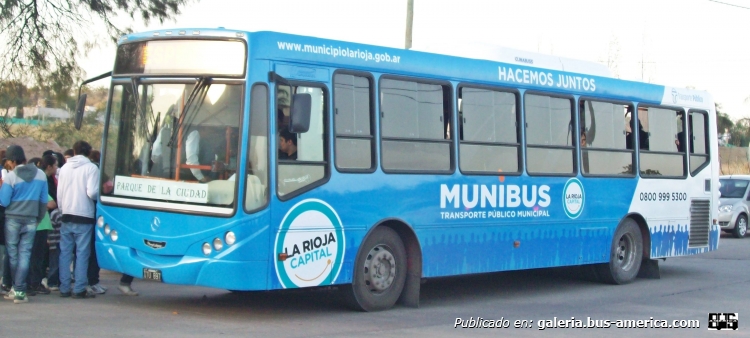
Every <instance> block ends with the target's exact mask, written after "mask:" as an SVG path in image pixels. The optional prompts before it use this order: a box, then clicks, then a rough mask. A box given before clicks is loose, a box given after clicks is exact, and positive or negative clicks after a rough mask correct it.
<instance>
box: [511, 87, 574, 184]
mask: <svg viewBox="0 0 750 338" xmlns="http://www.w3.org/2000/svg"><path fill="white" fill-rule="evenodd" d="M524 107H525V114H526V154H527V159H526V165H527V170H528V172H529V173H534V174H567V175H573V173H574V169H575V167H574V164H573V163H574V162H573V161H574V159H575V151H574V150H575V148H576V145H575V143H574V141H573V140H575V139H576V134H577V132H576V130H575V128H573V118H574V116H575V115H574V112H573V109H574V107H575V106H574V104H573V102H572V100H571V99H569V98H559V97H553V96H546V95H536V94H526V95H525V96H524Z"/></svg>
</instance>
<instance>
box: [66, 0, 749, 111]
mask: <svg viewBox="0 0 750 338" xmlns="http://www.w3.org/2000/svg"><path fill="white" fill-rule="evenodd" d="M717 1H718V0H717ZM717 1H711V0H679V1H678V0H626V1H619V0H568V1H555V0H524V1H518V0H514V1H504V0H454V1H449V0H414V21H413V43H414V45H415V46H417V45H430V44H431V45H434V44H436V43H438V44H445V45H446V46H451V45H460V46H466V45H467V44H469V45H471V44H476V45H496V46H502V47H508V48H513V49H519V50H526V51H531V52H538V53H543V54H550V55H555V56H560V57H567V58H573V59H579V60H585V61H592V62H599V63H603V64H605V65H609V67H610V70H611V71H612V73H613V75H614V76H616V77H619V78H621V79H626V80H633V81H643V82H649V83H655V84H660V85H666V86H672V87H690V88H695V89H698V90H706V91H708V92H710V93H711V94H712V95H713V97H714V100H715V101H716V102H718V103H720V104H721V105H722V107H723V108H722V109H721V111H722V112H725V113H728V114H729V115H730V117H731V118H732V119H735V120H736V119H740V118H744V117H748V118H750V99H748V98H750V85H748V83H747V82H745V80H747V79H750V20H749V19H750V0H721V1H720V2H717ZM406 6H407V0H375V1H364V0H318V1H308V0H270V1H268V0H266V1H257V0H201V1H197V2H194V3H192V4H190V5H188V6H186V7H184V8H183V9H182V14H180V15H178V16H177V17H175V19H174V20H171V21H166V22H165V23H164V24H159V23H158V22H156V23H151V24H150V25H148V26H145V25H143V24H142V23H141V22H133V23H132V24H133V28H134V29H135V31H147V30H155V29H162V28H202V27H205V28H215V27H225V28H227V29H237V30H245V31H277V32H284V33H292V34H299V35H307V36H315V37H320V38H327V39H334V40H343V41H351V42H357V43H365V44H372V45H379V46H387V47H394V48H404V36H405V33H404V32H405V27H406ZM114 57H115V46H114V45H109V46H104V48H99V49H96V50H93V51H92V52H91V53H90V54H89V55H88V57H86V58H85V59H83V60H82V62H81V64H82V66H83V68H84V70H85V71H86V73H87V76H88V77H93V76H96V75H98V74H102V73H105V72H107V71H109V70H111V69H112V66H113V64H114ZM102 85H104V84H102ZM746 99H748V100H746Z"/></svg>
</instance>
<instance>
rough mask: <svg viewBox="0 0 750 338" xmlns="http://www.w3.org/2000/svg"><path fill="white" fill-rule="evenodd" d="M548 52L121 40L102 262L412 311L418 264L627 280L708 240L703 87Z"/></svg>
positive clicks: (184, 35) (106, 154)
mask: <svg viewBox="0 0 750 338" xmlns="http://www.w3.org/2000/svg"><path fill="white" fill-rule="evenodd" d="M544 58H545V57H544V56H523V55H522V56H517V57H514V58H511V59H510V60H509V61H497V60H492V59H491V58H483V57H474V58H472V57H466V56H464V57H459V56H450V55H443V54H434V53H428V52H419V51H411V50H401V49H394V48H385V47H378V46H371V45H363V44H357V43H350V42H342V41H332V40H325V39H319V38H314V37H307V36H298V35H290V34H281V33H275V32H243V31H236V30H229V29H223V28H219V29H183V30H180V29H176V30H159V31H153V32H147V33H136V34H130V35H126V36H123V37H122V38H121V39H120V40H119V41H118V46H117V54H116V60H115V65H114V69H113V70H112V72H110V73H107V74H103V75H102V76H100V77H97V78H95V79H99V78H104V77H108V76H111V87H110V93H109V95H110V97H109V103H108V108H107V113H106V121H105V125H104V128H105V130H104V136H103V141H102V161H101V190H100V191H101V193H100V197H99V200H98V202H99V203H98V204H97V205H98V207H97V208H98V209H97V215H98V219H97V226H96V254H97V256H98V260H99V264H100V266H101V267H102V268H104V269H108V270H113V271H118V272H123V273H126V274H129V275H133V276H136V277H140V278H143V279H149V280H157V281H161V282H164V283H173V284H182V285H201V286H208V287H213V288H222V289H228V290H272V289H285V288H307V287H323V286H331V285H341V286H340V289H342V290H345V292H346V293H347V295H348V296H349V299H350V300H351V302H352V304H353V305H354V307H355V308H357V309H360V310H365V311H373V310H382V309H387V308H390V307H392V306H393V305H394V304H395V303H396V302H399V303H402V304H405V305H407V306H418V303H419V288H420V281H421V280H422V279H423V278H430V277H440V276H453V275H462V274H473V273H485V272H493V271H508V270H520V269H535V268H546V267H560V266H578V265H581V266H583V265H586V266H589V267H590V268H591V269H592V271H594V272H595V273H596V276H598V277H599V278H600V279H601V280H602V281H604V282H608V283H613V284H622V283H628V282H632V281H633V280H634V279H635V278H636V277H637V276H639V275H640V276H658V264H657V259H659V258H665V257H676V256H685V255H694V254H698V253H703V252H708V251H712V250H716V248H717V247H718V242H719V237H720V236H719V235H720V231H719V227H718V225H717V224H716V218H717V215H716V212H717V211H716V210H714V209H716V208H715V206H716V205H717V204H716V201H717V200H718V189H717V188H718V182H719V181H718V167H719V161H717V156H718V148H717V147H718V146H717V142H715V140H716V139H717V136H716V116H715V113H716V111H715V108H714V103H713V99H712V97H711V95H710V94H708V93H707V92H704V91H697V90H690V89H682V88H672V87H665V86H660V85H653V84H647V83H640V82H632V81H624V80H619V79H615V78H612V77H609V76H606V74H602V73H601V72H599V68H596V67H593V66H591V67H588V68H587V66H585V65H584V66H580V67H577V69H576V71H571V69H572V68H575V67H568V68H567V70H566V67H565V65H564V64H561V65H558V66H549V67H547V66H545V67H539V66H538V65H540V64H554V62H549V61H550V60H549V59H546V61H545V59H544ZM547 58H549V57H547ZM535 65H537V66H535ZM587 69H590V70H591V71H587ZM92 80H93V79H92ZM79 102H85V97H81V100H79ZM80 116H81V115H80V114H79V115H78V116H77V120H78V121H77V122H79V121H80ZM711 140H714V141H711Z"/></svg>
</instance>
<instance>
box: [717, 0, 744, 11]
mask: <svg viewBox="0 0 750 338" xmlns="http://www.w3.org/2000/svg"><path fill="white" fill-rule="evenodd" d="M708 1H711V2H715V3H717V4H722V5H727V6H733V7H739V8H744V9H750V7H742V6H739V5H735V4H728V3H726V2H721V1H716V0H708Z"/></svg>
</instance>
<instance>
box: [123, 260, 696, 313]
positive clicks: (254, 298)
mask: <svg viewBox="0 0 750 338" xmlns="http://www.w3.org/2000/svg"><path fill="white" fill-rule="evenodd" d="M587 269H588V268H587V267H586V266H578V267H563V268H550V269H534V270H522V271H509V272H495V273H485V274H476V275H463V276H455V277H442V278H431V279H427V280H426V281H424V282H423V284H422V285H421V290H420V307H423V308H436V307H447V306H455V305H469V306H471V305H472V303H475V304H477V305H479V304H481V303H484V302H487V301H493V300H500V301H505V302H515V301H521V300H523V299H527V298H530V297H532V296H539V295H549V296H550V297H557V296H560V297H562V296H564V295H565V294H567V293H568V292H575V291H578V290H580V289H585V288H592V287H597V285H599V286H601V287H607V285H606V284H604V283H602V282H599V281H598V280H596V279H595V278H593V277H592V276H591V275H590V274H588V270H587ZM662 271H663V273H662V278H665V277H666V278H669V279H672V278H681V277H685V276H688V275H691V274H694V273H695V271H694V270H691V269H689V268H686V267H679V266H678V267H674V266H671V267H664V268H662ZM640 282H648V281H647V280H643V279H639V280H638V281H636V283H640ZM143 284H150V285H153V287H151V286H149V287H148V288H149V290H148V291H146V292H142V295H141V297H124V296H123V298H121V299H120V302H119V303H120V305H133V307H134V308H137V307H141V306H149V307H154V308H157V309H159V310H162V311H165V310H166V311H172V312H173V313H175V314H183V315H190V314H197V315H201V316H212V317H214V318H216V319H222V318H223V319H233V318H234V319H242V318H247V316H252V317H253V318H254V320H263V319H266V318H267V319H269V320H270V319H272V318H278V317H279V316H283V317H298V316H299V317H302V316H310V314H311V313H314V314H316V315H330V314H344V313H357V312H355V311H352V310H351V308H350V307H349V306H348V303H347V301H346V296H345V294H344V292H345V291H344V290H345V288H344V287H327V288H315V289H296V290H274V291H253V292H229V291H225V290H217V289H208V288H197V287H184V286H173V285H167V284H158V283H150V282H144V283H143ZM136 286H137V285H136ZM399 309H406V308H404V307H402V306H399V305H397V306H396V309H394V310H393V311H399Z"/></svg>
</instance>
